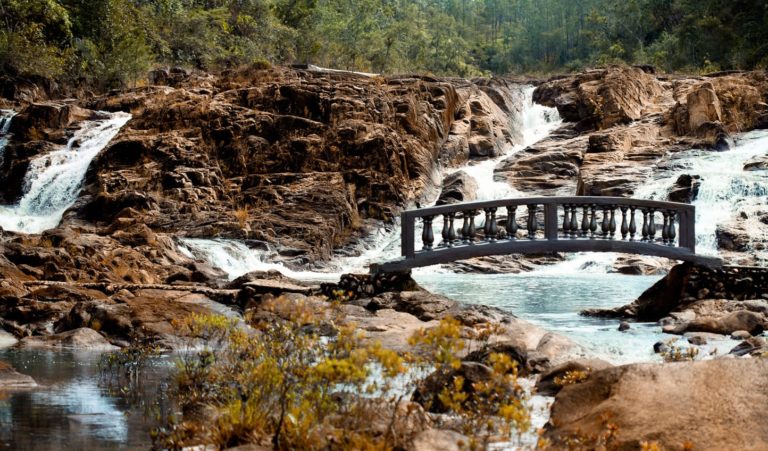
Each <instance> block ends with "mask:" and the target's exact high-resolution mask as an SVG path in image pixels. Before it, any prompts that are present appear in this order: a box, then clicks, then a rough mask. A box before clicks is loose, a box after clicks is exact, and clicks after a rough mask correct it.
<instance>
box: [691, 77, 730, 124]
mask: <svg viewBox="0 0 768 451" xmlns="http://www.w3.org/2000/svg"><path fill="white" fill-rule="evenodd" d="M686 101H687V105H688V129H689V130H698V128H699V127H700V126H701V125H703V124H705V123H707V122H720V121H722V119H723V113H722V110H721V109H720V100H719V99H718V98H717V93H716V92H715V87H714V86H712V83H702V84H701V85H699V86H697V87H696V88H695V89H694V90H692V91H691V92H690V93H689V94H688V97H687V99H686Z"/></svg>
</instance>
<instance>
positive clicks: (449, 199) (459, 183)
mask: <svg viewBox="0 0 768 451" xmlns="http://www.w3.org/2000/svg"><path fill="white" fill-rule="evenodd" d="M475 199H477V182H476V181H475V178H474V177H472V176H470V175H469V174H467V173H466V172H464V171H458V172H454V173H453V174H450V175H448V176H447V177H445V179H443V190H442V191H441V192H440V197H438V199H437V203H436V205H445V204H453V203H458V202H469V201H472V200H475Z"/></svg>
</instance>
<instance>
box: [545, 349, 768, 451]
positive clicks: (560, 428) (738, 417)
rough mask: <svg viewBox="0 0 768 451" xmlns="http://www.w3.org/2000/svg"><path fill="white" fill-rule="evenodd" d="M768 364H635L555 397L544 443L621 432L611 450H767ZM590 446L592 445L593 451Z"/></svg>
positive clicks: (728, 361) (738, 361)
mask: <svg viewBox="0 0 768 451" xmlns="http://www.w3.org/2000/svg"><path fill="white" fill-rule="evenodd" d="M767 371H768V360H766V359H720V360H707V361H701V362H688V363H675V364H667V365H658V364H637V365H627V366H621V367H616V368H609V369H606V370H602V371H597V372H594V373H592V374H591V375H590V377H589V379H587V380H586V381H585V382H583V383H580V384H574V385H569V386H567V387H565V388H563V389H562V390H561V391H560V392H559V393H558V395H557V397H556V398H555V403H554V405H553V406H552V417H551V419H550V422H549V424H548V426H547V432H546V434H545V436H546V437H547V438H549V439H551V440H553V442H554V444H556V445H557V444H563V443H564V442H565V441H567V440H568V438H569V437H570V438H572V437H577V436H578V437H582V438H583V437H590V436H597V435H598V434H600V433H601V432H604V431H605V430H606V429H605V428H606V425H607V424H611V425H614V426H615V436H614V437H613V438H612V439H611V442H610V444H609V446H611V447H615V449H639V448H640V444H641V442H649V443H651V442H656V443H657V444H658V445H660V446H661V447H662V448H663V449H670V450H682V449H684V447H685V446H686V445H687V446H688V448H687V449H691V448H693V449H712V450H714V449H743V450H758V449H765V448H768V423H766V422H765V420H764V414H763V412H762V408H761V406H763V405H765V403H766V402H768V378H766V377H765V375H766V372H767ZM587 447H589V445H587Z"/></svg>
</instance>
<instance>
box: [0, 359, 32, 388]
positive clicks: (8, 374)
mask: <svg viewBox="0 0 768 451" xmlns="http://www.w3.org/2000/svg"><path fill="white" fill-rule="evenodd" d="M36 387H37V382H35V380H34V379H32V377H31V376H28V375H26V374H21V373H19V372H18V371H16V370H15V369H13V367H12V366H10V365H9V364H7V363H5V362H3V361H2V360H0V391H6V390H27V389H31V388H36Z"/></svg>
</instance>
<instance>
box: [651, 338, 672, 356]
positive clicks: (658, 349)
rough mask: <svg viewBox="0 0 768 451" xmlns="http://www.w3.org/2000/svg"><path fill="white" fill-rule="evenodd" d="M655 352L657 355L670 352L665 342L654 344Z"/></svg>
mask: <svg viewBox="0 0 768 451" xmlns="http://www.w3.org/2000/svg"><path fill="white" fill-rule="evenodd" d="M653 352H655V353H656V354H666V353H667V352H669V346H668V345H667V344H666V343H664V342H663V341H657V342H656V343H654V344H653Z"/></svg>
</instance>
